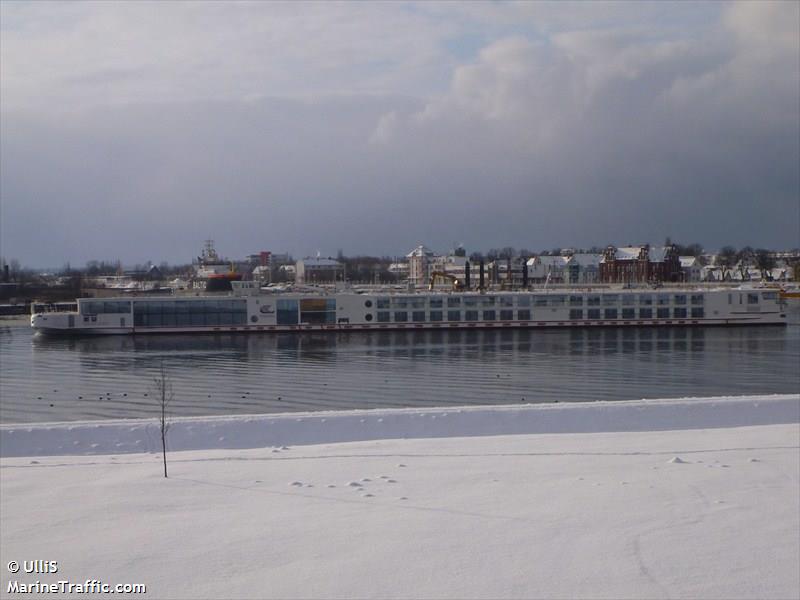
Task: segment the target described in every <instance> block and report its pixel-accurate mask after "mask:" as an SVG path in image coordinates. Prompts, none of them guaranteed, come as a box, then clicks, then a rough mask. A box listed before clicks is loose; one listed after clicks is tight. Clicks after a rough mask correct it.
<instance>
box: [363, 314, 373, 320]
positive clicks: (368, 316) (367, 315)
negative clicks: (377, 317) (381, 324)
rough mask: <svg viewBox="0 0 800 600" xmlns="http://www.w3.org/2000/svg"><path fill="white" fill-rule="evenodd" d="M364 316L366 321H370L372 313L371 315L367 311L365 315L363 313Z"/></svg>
mask: <svg viewBox="0 0 800 600" xmlns="http://www.w3.org/2000/svg"><path fill="white" fill-rule="evenodd" d="M364 318H365V319H366V320H367V321H372V315H371V314H370V313H367V314H366V315H364Z"/></svg>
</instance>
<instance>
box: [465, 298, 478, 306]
mask: <svg viewBox="0 0 800 600" xmlns="http://www.w3.org/2000/svg"><path fill="white" fill-rule="evenodd" d="M464 306H478V297H477V296H465V297H464Z"/></svg>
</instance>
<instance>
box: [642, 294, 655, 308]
mask: <svg viewBox="0 0 800 600" xmlns="http://www.w3.org/2000/svg"><path fill="white" fill-rule="evenodd" d="M639 304H641V305H642V306H651V305H652V304H653V296H651V295H650V294H639Z"/></svg>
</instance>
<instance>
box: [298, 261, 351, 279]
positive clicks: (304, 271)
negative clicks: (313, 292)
mask: <svg viewBox="0 0 800 600" xmlns="http://www.w3.org/2000/svg"><path fill="white" fill-rule="evenodd" d="M295 280H296V281H297V282H298V283H333V282H335V281H343V280H344V265H342V263H340V262H339V261H338V260H336V259H333V258H330V257H329V258H321V257H319V256H317V257H310V258H303V259H301V260H298V261H297V263H295Z"/></svg>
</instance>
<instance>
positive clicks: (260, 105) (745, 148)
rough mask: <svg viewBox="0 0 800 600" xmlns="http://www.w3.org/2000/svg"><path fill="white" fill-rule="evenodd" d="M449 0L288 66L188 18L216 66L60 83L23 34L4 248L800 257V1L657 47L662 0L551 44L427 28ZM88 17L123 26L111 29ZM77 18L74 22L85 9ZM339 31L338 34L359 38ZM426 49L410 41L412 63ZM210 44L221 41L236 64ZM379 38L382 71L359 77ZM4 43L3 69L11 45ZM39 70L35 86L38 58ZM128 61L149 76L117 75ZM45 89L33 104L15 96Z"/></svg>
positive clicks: (102, 253) (470, 23)
mask: <svg viewBox="0 0 800 600" xmlns="http://www.w3.org/2000/svg"><path fill="white" fill-rule="evenodd" d="M753 4H759V5H761V4H762V3H753ZM449 6H453V5H447V4H442V5H434V6H432V7H429V5H427V4H425V5H421V6H418V7H415V10H411V11H406V12H407V14H406V16H405V17H404V19H406V20H405V21H403V22H404V23H406V24H407V25H408V26H409V27H413V26H414V25H415V24H421V23H422V24H424V25H420V30H419V31H417V32H416V33H404V34H403V35H402V36H400V37H398V38H394V39H393V41H392V43H391V44H389V45H388V47H385V46H382V45H381V43H380V41H379V40H378V39H377V38H379V37H380V36H384V37H388V38H391V37H392V30H393V27H392V26H391V25H392V19H393V18H394V17H393V14H394V13H393V11H394V10H395V8H394V5H388V6H386V7H380V8H379V9H378V8H376V9H370V10H371V11H372V12H370V13H369V15H368V18H367V17H362V18H361V19H362V20H361V21H358V19H357V20H356V21H358V22H357V25H358V24H359V23H360V25H359V26H360V27H365V28H368V27H369V26H371V25H375V30H376V31H377V32H379V34H380V35H378V34H377V33H376V34H375V35H374V36H373V37H370V38H369V39H368V40H367V41H365V40H364V39H362V40H360V41H357V42H353V44H355V46H353V45H352V44H351V42H348V41H347V40H339V38H338V37H337V34H335V33H332V32H331V31H330V30H329V31H326V32H324V41H323V42H322V43H314V42H313V41H311V42H309V46H308V47H306V48H303V49H300V50H298V49H294V50H292V51H291V52H290V53H288V54H281V51H280V44H272V45H270V44H269V43H262V42H261V41H260V37H259V35H257V34H255V33H254V34H252V35H251V34H250V33H248V34H246V35H243V36H242V40H244V42H242V45H237V42H236V40H234V39H233V38H232V37H231V36H230V32H231V31H232V30H231V29H230V28H228V27H227V26H225V27H221V29H222V30H221V31H220V30H214V28H213V26H212V25H210V24H209V23H210V22H209V21H208V20H207V19H208V18H210V17H209V14H207V13H205V12H202V11H201V12H200V16H199V17H197V18H200V19H201V22H202V23H205V24H206V26H208V27H209V28H211V29H212V31H211V35H210V38H211V39H212V40H213V41H212V42H210V46H209V48H211V49H212V50H215V51H217V52H218V53H221V54H222V55H221V56H219V57H218V58H215V57H214V56H213V54H214V52H212V51H209V50H208V49H205V50H203V51H202V52H199V53H198V55H197V56H196V57H195V58H194V59H192V60H190V61H189V62H188V63H187V64H186V65H183V66H182V65H181V63H180V61H179V60H176V58H175V57H180V56H184V55H186V54H187V53H188V54H191V52H190V50H191V48H193V47H194V46H193V44H195V40H194V39H193V37H192V36H187V35H183V36H181V40H180V41H181V44H179V45H178V46H180V48H181V49H180V51H179V50H178V49H176V50H175V52H176V54H174V55H172V54H171V55H169V56H168V57H167V59H165V62H164V64H162V65H160V66H159V67H158V68H155V67H154V66H153V63H152V60H151V59H152V55H150V54H148V53H144V54H143V55H135V53H134V54H133V55H131V54H130V53H129V52H122V53H120V54H119V55H118V56H119V57H121V59H124V60H120V61H119V62H118V63H117V62H114V61H111V63H108V62H104V61H100V62H99V63H91V61H90V62H89V63H87V65H88V68H86V69H83V68H80V69H78V68H67V69H65V70H62V72H61V74H60V75H59V77H60V78H61V79H58V81H60V82H61V83H60V84H58V85H57V84H55V83H52V80H50V79H48V77H49V75H48V76H47V77H45V76H42V77H44V79H36V78H34V79H33V80H28V79H24V78H23V79H17V78H18V77H22V75H21V74H22V73H23V72H22V71H20V70H19V65H21V64H22V62H23V61H22V58H21V56H22V55H20V54H18V52H21V51H22V50H23V49H28V48H29V46H28V45H27V42H26V43H23V42H22V41H21V40H18V42H19V44H21V45H19V46H16V47H15V48H17V50H15V52H14V56H13V59H12V62H13V63H14V65H16V66H15V68H16V69H17V70H16V71H15V73H16V75H14V76H9V75H6V77H7V79H6V80H4V84H3V85H4V89H11V90H12V91H13V92H14V95H13V97H14V98H16V99H18V100H20V102H17V101H15V102H11V103H10V104H9V103H5V102H4V105H3V113H2V115H0V116H1V117H2V136H1V137H0V144H1V147H0V187H1V189H0V195H1V197H2V207H0V208H2V215H1V216H2V224H0V227H2V236H1V237H0V242H1V243H2V254H3V255H4V256H6V255H13V256H16V257H18V258H19V259H21V260H22V261H23V262H26V263H28V264H40V265H53V264H55V265H58V264H61V263H62V262H64V261H65V260H72V261H73V262H81V261H84V260H88V259H91V258H110V259H114V258H121V259H122V260H123V261H129V262H138V261H143V260H147V259H152V260H161V259H168V260H176V261H177V260H188V259H189V258H191V256H193V255H194V253H195V252H196V251H197V246H198V245H199V244H200V243H201V242H202V240H203V239H205V238H206V237H209V236H210V237H214V238H215V239H217V241H218V246H219V249H220V250H221V251H223V252H224V253H226V254H229V255H233V256H237V255H239V256H240V255H243V254H245V253H249V252H252V251H256V250H259V249H271V250H274V251H282V250H289V251H291V252H294V253H296V254H306V253H311V252H314V251H316V250H317V249H319V250H321V251H322V252H323V253H334V252H336V250H337V249H338V248H343V249H344V250H345V251H346V252H349V253H356V252H369V253H378V254H383V253H386V254H400V253H403V252H405V251H407V250H408V249H409V248H410V247H413V246H414V245H416V244H417V243H422V242H424V243H426V244H428V245H430V246H434V247H436V248H438V249H445V248H446V247H447V246H448V245H449V244H451V243H452V242H463V243H465V244H466V245H467V246H468V247H469V248H471V249H472V248H483V249H485V248H488V247H492V246H504V245H515V246H525V247H533V248H543V247H552V246H558V245H567V244H574V245H583V246H588V245H593V244H605V243H608V242H617V243H635V242H639V241H660V240H661V239H663V237H665V236H666V235H671V236H672V237H673V238H675V239H679V240H681V241H685V242H689V241H695V240H697V241H701V242H703V243H705V244H706V245H708V246H710V247H714V246H719V245H722V244H726V243H733V244H739V245H743V244H750V245H767V246H774V247H781V246H796V245H798V244H800V239H799V238H800V233H799V232H798V227H799V226H798V223H800V214H799V213H798V211H800V175H798V162H800V148H798V145H799V144H800V142H799V141H798V140H800V108H798V105H799V104H800V92H799V91H798V86H800V75H799V74H798V70H800V57H799V56H800V53H798V49H797V37H796V36H795V37H792V36H791V35H788V34H787V25H786V23H790V24H791V22H792V19H794V22H796V21H797V18H796V17H797V14H796V13H797V10H798V7H797V5H796V4H779V5H769V6H766V7H765V8H763V9H761V10H763V11H764V12H763V13H762V12H758V10H759V9H758V7H755V8H754V7H753V6H751V5H749V4H748V5H746V6H744V8H742V5H731V6H730V7H727V8H725V10H724V11H723V14H722V15H717V18H716V20H713V22H703V23H702V24H701V25H698V24H697V23H694V24H692V25H691V26H688V27H687V28H686V31H684V32H682V34H681V35H677V36H676V35H675V29H676V28H671V29H670V31H669V35H665V34H664V32H663V31H661V34H660V35H658V34H655V33H654V31H656V32H658V31H659V29H658V25H657V24H656V23H655V22H654V21H653V17H651V16H650V15H652V14H653V12H655V13H658V12H659V11H661V12H663V11H667V12H669V10H668V8H669V6H671V5H664V4H663V3H655V4H650V5H647V6H645V7H644V8H642V9H637V10H641V12H640V13H638V14H637V15H635V16H630V17H629V18H628V19H627V21H625V19H622V20H621V24H620V25H619V26H618V27H603V28H602V29H600V28H597V29H595V30H591V31H587V30H586V27H583V28H581V30H580V31H578V30H574V29H573V30H571V29H569V27H568V26H570V25H573V26H574V25H575V23H577V22H583V21H584V20H587V19H588V17H586V16H585V14H584V15H578V16H577V17H575V18H572V19H570V18H569V15H568V14H564V13H562V18H561V19H560V20H559V19H558V18H556V17H557V16H558V15H556V17H553V18H551V19H550V20H548V19H544V20H541V21H538V22H537V23H535V24H537V25H538V26H539V27H538V29H536V28H535V27H534V28H533V29H536V31H539V32H541V31H545V30H548V28H549V29H552V30H555V31H556V32H555V33H553V34H552V35H541V34H536V35H533V34H531V35H528V34H527V33H526V32H524V31H512V32H510V33H509V32H508V31H507V30H506V29H505V28H506V27H507V26H508V23H509V22H512V23H513V22H514V21H515V19H516V17H515V18H514V19H511V18H510V17H509V15H512V16H513V15H519V14H527V11H531V10H532V11H533V12H536V11H537V10H538V11H540V12H541V11H542V10H544V8H541V7H540V8H537V7H538V6H540V5H536V7H534V8H533V9H531V8H529V7H528V5H514V6H512V7H510V8H509V9H506V8H504V7H503V6H502V5H498V6H494V5H491V6H488V5H487V7H484V6H483V5H477V6H475V7H469V10H466V9H463V8H462V7H461V6H460V5H459V6H458V7H457V8H454V9H452V10H456V11H462V10H463V11H464V14H463V15H462V16H460V17H459V19H456V21H457V22H458V23H459V25H458V26H454V25H453V24H452V23H449V24H447V25H446V26H445V25H438V24H437V23H435V22H432V21H431V19H434V17H432V16H431V15H432V14H433V15H435V14H445V15H446V14H449V13H448V10H451V9H449V8H448V7H449ZM619 6H623V5H616V4H615V5H614V10H621V9H620V8H619ZM664 6H667V8H664ZM713 6H716V5H713ZM170 7H171V5H170ZM546 8H547V10H554V9H553V8H552V7H550V6H549V5H547V7H546ZM279 9H280V11H283V12H286V13H287V14H288V17H287V18H288V19H289V22H290V23H297V22H298V21H297V19H299V17H298V16H297V15H296V14H295V13H293V12H292V9H290V8H287V7H286V6H283V5H280V7H279ZM169 10H171V11H174V10H179V9H175V8H169ZM246 10H247V11H250V12H251V13H253V11H255V16H254V19H255V20H254V24H252V25H250V27H253V28H256V29H257V28H258V27H261V28H262V34H263V35H266V33H265V32H270V31H275V32H276V35H277V36H278V38H279V39H280V40H281V41H282V43H285V44H294V43H296V42H297V39H296V38H293V37H292V33H291V27H289V26H287V25H286V24H285V23H283V24H280V26H279V25H275V24H274V23H273V21H272V20H271V19H272V18H273V16H274V15H267V16H268V17H270V18H266V17H264V15H263V13H259V10H263V9H259V8H258V6H254V5H248V7H247V9H246ZM319 10H321V11H322V12H321V13H320V14H315V15H314V16H313V18H312V19H311V20H310V21H307V22H305V23H304V24H303V27H302V29H303V31H314V28H315V27H319V26H322V25H324V24H326V23H328V20H329V19H332V21H330V22H331V23H333V25H332V30H333V31H336V29H337V27H339V25H337V23H340V21H345V20H346V19H347V18H348V16H349V14H350V13H348V12H347V10H345V9H342V8H338V9H336V10H339V11H343V12H340V13H338V14H337V13H336V10H334V11H333V12H325V11H329V10H333V9H330V8H327V5H324V7H323V8H320V9H319ZM484 10H486V11H489V12H490V13H491V14H490V16H489V17H487V19H491V20H492V24H491V25H490V26H488V25H487V31H488V30H491V31H495V32H503V35H502V36H500V37H494V38H492V41H490V42H489V43H488V44H487V45H486V46H485V47H484V48H483V50H482V51H481V52H480V53H479V55H478V56H477V57H476V58H475V59H474V60H469V61H467V62H466V63H464V64H461V65H456V63H455V61H454V59H453V58H452V57H450V58H448V59H447V60H446V61H444V66H442V65H436V64H433V63H435V62H436V61H435V58H436V57H437V56H443V55H444V54H442V53H443V52H444V51H443V50H442V49H441V48H440V47H438V44H439V41H440V40H442V39H444V38H445V37H447V36H450V35H452V34H453V31H454V27H455V29H456V30H458V27H462V26H463V28H464V30H472V29H474V28H476V27H478V26H479V25H480V23H479V21H480V19H481V18H483V17H481V16H480V15H481V14H483V12H484ZM506 10H509V11H510V12H504V11H506ZM581 10H584V9H581ZM680 10H682V9H678V12H680ZM704 10H706V9H704ZM715 10H717V9H715ZM214 11H216V12H214ZM214 11H212V12H214V15H216V17H217V18H219V19H220V20H222V21H224V20H225V19H226V17H225V14H226V13H225V11H222V12H219V11H218V10H217V9H216V8H215V9H214ZM381 11H385V13H386V14H379V13H381ZM519 11H522V13H520V12H519ZM753 11H755V12H753ZM312 12H313V11H312ZM556 12H557V11H556ZM567 12H568V11H567ZM623 12H624V11H623ZM169 14H170V15H173V13H169ZM250 16H253V14H251V15H250ZM101 17H102V18H101V20H100V22H102V23H104V24H107V23H108V22H109V21H108V19H111V22H112V23H116V24H115V25H113V27H111V29H112V30H113V31H124V28H123V29H119V23H118V22H117V21H116V20H115V19H114V18H112V17H113V15H111V16H109V15H107V14H105V13H104V14H103V15H101ZM94 18H100V17H97V16H95V17H94ZM173 18H174V15H173V16H171V17H170V18H164V19H163V20H164V21H165V23H167V24H168V23H169V22H170V19H173ZM228 18H229V19H231V20H232V21H233V22H234V23H238V20H237V19H239V17H238V16H236V17H228ZM531 18H534V17H531ZM536 18H539V17H536ZM534 20H535V19H534ZM588 20H590V19H588ZM622 21H625V22H624V23H623V22H622ZM631 22H633V23H634V24H635V26H630V23H631ZM673 24H674V23H673ZM74 26H75V27H76V28H77V29H78V30H80V31H83V30H84V28H85V27H86V25H85V22H84V21H81V20H80V19H78V21H77V23H76V24H75V25H74ZM154 27H155V25H154ZM276 27H277V29H275V28H276ZM342 27H345V26H344V25H342ZM349 27H350V25H347V26H346V27H345V29H342V30H341V31H347V32H349V33H354V32H355V30H353V29H349ZM788 27H789V30H790V29H791V25H789V26H788ZM115 28H116V29H115ZM765 28H766V29H767V30H768V32H765ZM234 29H235V28H234ZM156 30H157V31H164V32H168V31H169V30H170V26H166V25H165V26H164V28H163V29H158V28H157V29H156ZM142 31H147V28H146V27H144V28H136V27H134V28H133V29H132V32H133V33H131V34H130V35H132V36H133V37H134V38H136V39H139V38H137V36H138V35H139V33H141V32H142ZM137 32H139V33H137ZM773 34H774V35H773ZM20 35H21V34H20ZM103 35H106V33H104V34H103ZM418 38H419V39H423V40H424V41H423V42H422V43H421V44H420V46H421V51H419V52H416V51H413V50H410V49H407V48H408V47H410V46H412V45H413V41H414V40H416V39H418ZM25 39H28V38H25ZM48 39H49V38H48ZM223 42H225V43H228V44H233V45H234V46H235V48H234V50H233V51H232V52H231V53H230V54H226V53H225V50H224V46H222V45H220V44H222V43H223ZM340 43H341V45H339V44H340ZM80 44H81V45H80V48H79V50H80V51H77V50H76V56H80V57H85V56H88V52H89V50H91V47H90V46H84V45H83V44H84V42H83V41H81V42H80ZM123 45H124V44H123ZM134 46H136V44H134ZM373 46H374V47H375V48H377V49H378V50H379V52H378V53H377V54H376V57H377V59H378V62H379V63H381V61H386V62H384V63H381V64H384V65H385V68H378V69H377V70H376V69H373V70H370V69H369V68H367V69H366V70H365V67H364V65H365V64H367V63H368V62H369V61H366V60H362V57H363V56H364V55H365V53H368V52H369V48H370V47H373ZM128 47H129V48H130V47H132V46H128ZM326 50H330V51H332V55H331V56H322V55H321V54H324V53H325V51H326ZM267 51H269V52H273V53H275V55H274V59H273V56H272V55H271V54H266V55H265V54H264V52H267ZM3 52H4V54H3V61H4V62H5V61H6V59H7V56H8V46H5V45H4V50H3ZM298 53H299V54H298ZM31 56H32V57H35V60H34V59H33V58H31V57H29V60H34V63H35V62H36V60H40V61H44V63H45V66H47V67H48V68H46V69H44V71H45V74H46V73H48V72H49V70H48V69H49V68H51V67H52V63H49V62H48V61H47V60H46V59H45V58H43V57H42V54H41V53H39V54H36V53H35V52H34V53H33V54H32V55H31ZM353 56H356V57H357V58H356V59H352V60H354V64H355V67H354V69H353V70H348V69H347V65H348V61H349V60H351V58H348V57H353ZM253 57H255V58H253ZM287 57H288V58H287ZM297 57H307V58H308V60H309V62H311V63H313V64H312V65H311V66H310V67H309V68H308V69H306V68H305V67H304V66H303V61H302V60H297ZM74 58H75V56H72V57H69V56H68V57H66V58H65V59H64V60H65V64H66V63H69V61H70V60H74ZM239 58H241V60H242V65H241V68H240V69H239V68H232V67H231V65H233V63H234V62H235V59H239ZM67 59H69V60H67ZM262 63H264V64H262ZM267 63H269V64H267ZM59 64H60V63H59ZM376 64H378V63H376ZM198 65H200V66H199V67H198ZM203 65H205V66H203ZM290 65H295V66H296V72H294V71H292V70H291V68H290ZM415 65H416V66H415ZM139 68H141V69H144V71H143V72H142V73H143V74H142V76H141V77H131V78H129V77H125V74H126V73H127V72H130V71H126V69H130V70H132V71H133V72H134V73H136V72H137V71H136V70H137V69H139ZM159 69H161V70H159ZM198 69H199V70H198ZM381 71H383V72H381ZM204 73H205V75H204ZM340 73H344V74H345V76H344V77H343V78H339V74H340ZM321 74H322V75H321ZM115 75H122V77H119V78H117V77H115ZM440 76H441V82H439V81H438V79H437V78H439V77H440ZM37 77H38V75H37ZM64 77H68V78H71V79H70V84H69V85H68V86H63V78H64ZM81 77H84V78H85V79H83V80H81ZM82 81H83V83H82ZM337 81H338V82H339V83H340V85H339V86H338V87H337V85H336V83H337ZM9 86H10V88H9ZM39 89H41V90H44V95H43V98H42V99H40V101H38V102H32V103H30V104H29V103H26V102H22V101H21V99H24V98H28V97H29V96H28V94H32V93H34V92H35V91H36V90H39ZM289 89H291V90H292V91H293V92H296V91H297V90H304V92H303V93H302V94H299V93H292V94H289V93H288V92H286V90H289ZM276 90H277V91H283V92H286V93H285V94H281V95H284V96H286V97H276V96H277V94H276ZM380 90H383V91H380ZM386 90H402V93H386ZM437 90H439V91H438V92H437ZM54 99H55V100H63V103H61V102H56V101H54Z"/></svg>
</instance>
